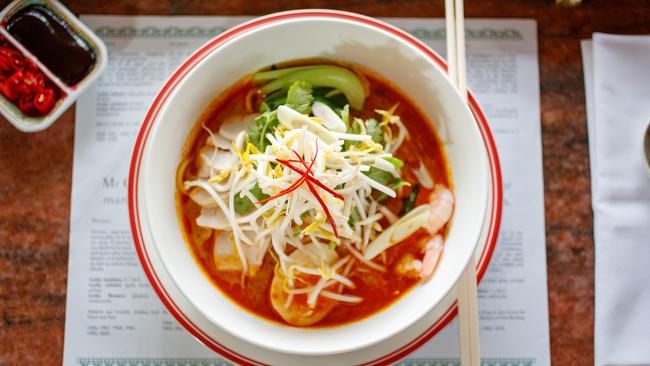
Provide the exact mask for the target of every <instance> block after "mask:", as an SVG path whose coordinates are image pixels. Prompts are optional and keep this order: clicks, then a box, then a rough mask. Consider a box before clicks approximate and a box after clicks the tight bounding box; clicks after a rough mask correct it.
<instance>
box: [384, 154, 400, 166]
mask: <svg viewBox="0 0 650 366" xmlns="http://www.w3.org/2000/svg"><path fill="white" fill-rule="evenodd" d="M384 160H386V161H388V162H389V163H391V164H393V166H394V167H395V169H402V167H403V166H404V162H403V161H402V160H400V159H398V158H396V157H394V156H388V157H385V158H384Z"/></svg>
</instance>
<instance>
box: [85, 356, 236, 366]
mask: <svg viewBox="0 0 650 366" xmlns="http://www.w3.org/2000/svg"><path fill="white" fill-rule="evenodd" d="M77 363H78V364H79V365H80V366H233V364H232V363H230V362H228V361H226V360H222V359H218V358H214V359H208V358H206V359H200V358H127V357H83V358H78V359H77Z"/></svg>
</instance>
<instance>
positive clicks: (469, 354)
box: [445, 0, 481, 366]
mask: <svg viewBox="0 0 650 366" xmlns="http://www.w3.org/2000/svg"><path fill="white" fill-rule="evenodd" d="M445 18H446V26H447V63H448V74H449V79H450V80H451V82H452V84H454V86H456V88H457V89H458V92H459V93H460V95H461V97H462V98H463V101H465V102H467V69H466V65H467V63H466V55H465V20H464V18H465V16H464V9H463V0H445ZM457 292H458V320H459V333H460V334H459V341H460V363H461V365H463V366H466V365H469V366H479V365H480V364H481V351H480V339H479V327H478V326H479V323H478V289H477V286H476V265H475V263H474V257H473V256H472V258H471V260H470V262H469V263H468V264H467V267H466V268H465V270H464V271H463V274H462V275H461V277H460V280H459V282H458V286H457Z"/></svg>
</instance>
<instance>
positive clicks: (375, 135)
mask: <svg viewBox="0 0 650 366" xmlns="http://www.w3.org/2000/svg"><path fill="white" fill-rule="evenodd" d="M366 133H368V135H370V136H371V137H372V141H374V142H376V143H378V144H382V145H383V144H384V131H383V130H382V128H381V126H380V125H379V122H377V120H376V119H374V118H370V119H367V120H366Z"/></svg>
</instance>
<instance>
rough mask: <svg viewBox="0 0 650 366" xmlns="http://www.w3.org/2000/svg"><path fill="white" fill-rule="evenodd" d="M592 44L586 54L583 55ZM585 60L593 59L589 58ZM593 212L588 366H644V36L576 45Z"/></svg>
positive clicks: (648, 200)
mask: <svg viewBox="0 0 650 366" xmlns="http://www.w3.org/2000/svg"><path fill="white" fill-rule="evenodd" d="M591 46H593V55H590V53H591V52H590V51H592V50H591ZM590 56H593V58H592V57H590ZM583 60H584V66H585V86H586V88H587V90H586V95H587V109H588V113H587V118H588V125H589V145H590V157H591V159H590V160H591V179H592V204H593V209H594V239H595V253H596V269H595V271H596V273H595V331H594V333H595V340H594V342H595V344H594V348H595V364H596V365H597V366H601V365H650V179H649V178H648V174H647V172H646V171H645V169H646V167H645V163H644V160H643V145H642V144H643V132H644V130H645V127H646V126H647V124H648V122H650V36H614V35H607V34H594V37H593V43H591V44H590V43H588V42H583Z"/></svg>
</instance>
